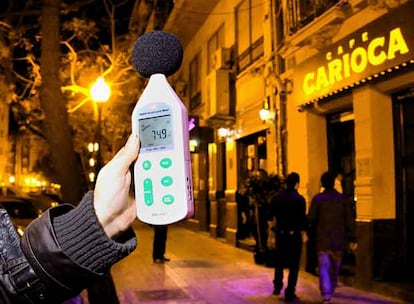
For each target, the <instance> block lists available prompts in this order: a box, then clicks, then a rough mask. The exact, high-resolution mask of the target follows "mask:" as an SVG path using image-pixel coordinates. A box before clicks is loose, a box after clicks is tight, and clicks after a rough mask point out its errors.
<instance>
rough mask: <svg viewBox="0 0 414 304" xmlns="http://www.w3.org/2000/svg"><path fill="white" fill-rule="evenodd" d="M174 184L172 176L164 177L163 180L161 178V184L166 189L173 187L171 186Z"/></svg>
mask: <svg viewBox="0 0 414 304" xmlns="http://www.w3.org/2000/svg"><path fill="white" fill-rule="evenodd" d="M172 183H173V179H172V177H171V176H164V177H163V178H161V184H162V185H163V186H164V187H168V186H171V185H172Z"/></svg>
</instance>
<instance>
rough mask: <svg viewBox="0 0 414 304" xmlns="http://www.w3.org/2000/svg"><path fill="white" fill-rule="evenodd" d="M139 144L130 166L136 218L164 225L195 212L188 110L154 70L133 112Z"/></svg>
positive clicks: (162, 76)
mask: <svg viewBox="0 0 414 304" xmlns="http://www.w3.org/2000/svg"><path fill="white" fill-rule="evenodd" d="M132 132H133V133H134V134H138V136H139V139H140V142H141V146H140V152H139V156H138V159H137V161H136V162H135V165H134V179H135V200H136V206H137V215H138V218H139V219H140V220H141V221H143V222H145V223H148V224H154V225H165V224H170V223H174V222H177V221H180V220H182V219H184V218H186V217H190V216H192V215H193V212H194V207H193V206H194V202H193V186H192V177H191V162H190V151H189V131H188V112H187V109H186V107H185V106H184V105H183V103H182V102H181V100H180V98H179V97H178V96H177V94H176V93H175V92H174V90H173V89H172V88H171V86H170V85H169V83H168V81H167V79H166V76H165V75H163V74H154V75H151V77H150V78H149V82H148V84H147V86H146V88H145V89H144V91H143V93H142V95H141V97H140V98H139V100H138V102H137V105H136V106H135V108H134V111H133V113H132Z"/></svg>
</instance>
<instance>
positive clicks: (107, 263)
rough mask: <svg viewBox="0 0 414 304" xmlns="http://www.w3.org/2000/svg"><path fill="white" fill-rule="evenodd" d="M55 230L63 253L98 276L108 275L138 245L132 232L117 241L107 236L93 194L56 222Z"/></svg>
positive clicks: (86, 196)
mask: <svg viewBox="0 0 414 304" xmlns="http://www.w3.org/2000/svg"><path fill="white" fill-rule="evenodd" d="M53 228H54V231H55V234H56V238H57V240H58V243H59V245H60V246H61V248H62V251H63V252H64V253H65V254H66V255H67V256H68V257H69V258H70V259H71V260H73V261H74V262H75V263H77V264H79V265H81V266H82V267H85V268H87V269H89V270H91V271H93V272H96V273H103V272H106V271H108V270H109V268H110V267H111V266H112V265H113V264H115V263H116V262H117V261H119V260H121V259H122V258H124V257H126V256H127V255H129V254H130V253H131V252H132V251H133V250H134V249H135V248H136V245H137V242H136V238H135V234H134V232H133V230H132V229H129V230H127V231H126V232H125V233H124V234H123V235H122V236H121V237H120V238H119V239H117V240H112V239H110V238H109V237H108V236H107V235H106V234H105V232H104V230H103V228H102V226H101V225H100V223H99V222H98V219H97V218H96V214H95V210H94V206H93V192H92V191H90V192H88V193H87V194H86V195H85V196H84V197H83V199H82V201H81V203H80V204H79V206H78V207H77V208H75V209H72V210H71V211H69V212H67V213H65V214H63V215H60V216H58V217H56V218H54V219H53Z"/></svg>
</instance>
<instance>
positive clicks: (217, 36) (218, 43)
mask: <svg viewBox="0 0 414 304" xmlns="http://www.w3.org/2000/svg"><path fill="white" fill-rule="evenodd" d="M223 45H224V25H221V26H220V28H219V29H218V30H217V31H216V32H215V33H214V34H213V35H212V36H211V38H210V39H209V40H208V43H207V52H208V54H207V73H210V72H211V70H212V69H213V63H214V62H213V56H214V53H215V52H216V51H217V50H218V49H219V48H221V47H223Z"/></svg>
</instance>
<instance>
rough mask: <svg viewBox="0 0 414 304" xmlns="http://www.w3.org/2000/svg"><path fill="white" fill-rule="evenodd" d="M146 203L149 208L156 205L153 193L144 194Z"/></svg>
mask: <svg viewBox="0 0 414 304" xmlns="http://www.w3.org/2000/svg"><path fill="white" fill-rule="evenodd" d="M144 203H145V205H147V206H151V205H152V204H153V203H154V197H153V196H152V193H145V194H144Z"/></svg>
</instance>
